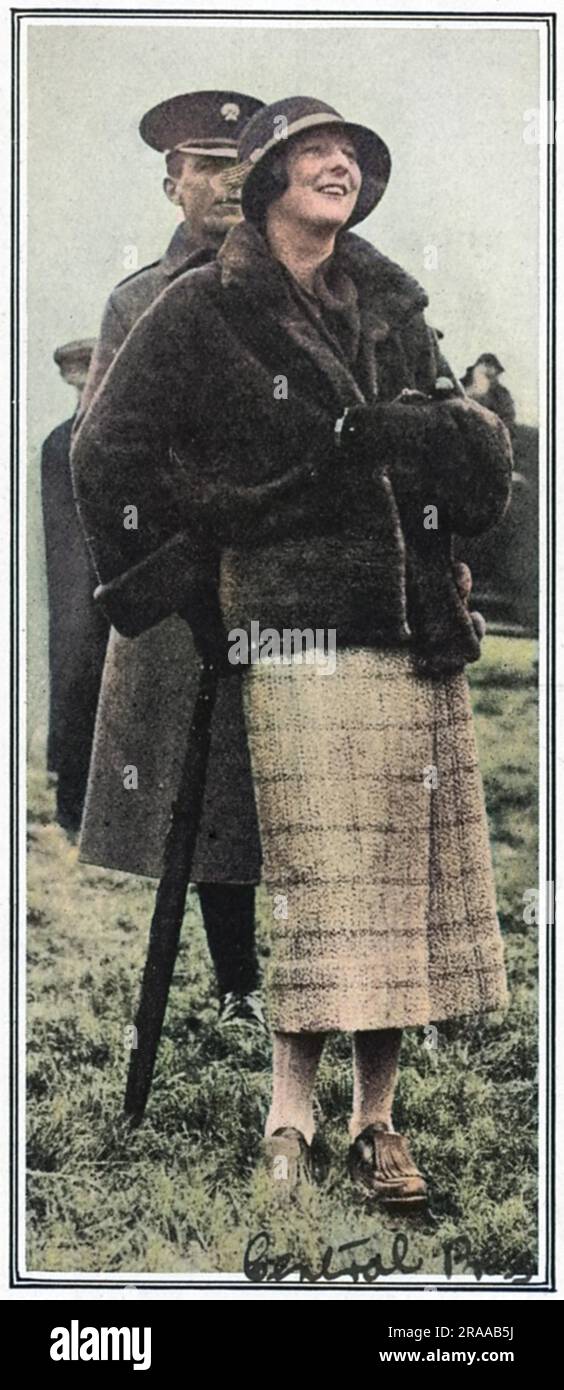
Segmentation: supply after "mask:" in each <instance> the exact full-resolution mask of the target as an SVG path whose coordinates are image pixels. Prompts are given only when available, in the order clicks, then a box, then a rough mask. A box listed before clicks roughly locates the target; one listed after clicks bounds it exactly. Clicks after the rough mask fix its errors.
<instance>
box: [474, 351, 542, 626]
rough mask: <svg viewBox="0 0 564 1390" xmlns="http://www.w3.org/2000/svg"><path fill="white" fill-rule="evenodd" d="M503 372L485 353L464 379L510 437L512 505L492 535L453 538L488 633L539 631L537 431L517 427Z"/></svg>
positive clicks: (511, 399) (490, 354)
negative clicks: (493, 630) (491, 630)
mask: <svg viewBox="0 0 564 1390" xmlns="http://www.w3.org/2000/svg"><path fill="white" fill-rule="evenodd" d="M503 370H504V368H503V367H502V365H501V362H500V361H499V358H498V357H496V356H495V354H494V353H492V352H483V353H482V354H481V356H480V357H478V358H477V360H476V362H475V363H474V364H473V366H471V367H468V368H467V370H466V372H465V374H464V376H463V377H462V385H463V386H464V388H465V390H466V392H467V395H469V396H471V397H472V399H473V400H476V401H478V402H479V404H480V405H484V406H486V407H487V409H488V410H492V411H493V412H494V414H496V415H498V416H499V417H500V419H501V420H503V423H504V425H506V426H507V428H508V430H509V431H510V434H511V441H512V444H513V455H514V471H513V480H512V492H511V505H510V507H509V508H508V510H507V512H506V515H505V517H504V518H503V520H502V521H501V523H500V525H499V526H498V527H496V529H495V531H493V532H488V533H486V535H484V536H474V537H466V538H465V539H464V540H462V539H460V538H457V540H456V543H455V549H456V554H457V556H458V557H459V558H460V559H461V560H465V561H466V562H467V563H468V564H469V565H470V568H471V570H472V576H473V580H474V598H475V601H476V603H477V604H478V606H479V607H480V608H481V609H482V610H483V612H484V615H485V617H486V618H487V621H488V625H489V626H490V628H491V627H492V625H494V626H495V625H497V626H498V628H500V629H501V630H507V631H513V630H519V629H520V630H523V631H526V632H530V633H537V632H538V528H539V511H538V430H537V429H535V428H533V427H531V426H530V425H523V424H518V423H517V420H516V410H515V405H514V401H513V397H512V396H511V393H510V392H509V391H508V390H507V388H506V387H505V386H502V385H501V384H500V381H499V377H500V374H501V373H502V372H503Z"/></svg>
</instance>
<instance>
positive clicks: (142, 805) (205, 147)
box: [78, 91, 263, 1026]
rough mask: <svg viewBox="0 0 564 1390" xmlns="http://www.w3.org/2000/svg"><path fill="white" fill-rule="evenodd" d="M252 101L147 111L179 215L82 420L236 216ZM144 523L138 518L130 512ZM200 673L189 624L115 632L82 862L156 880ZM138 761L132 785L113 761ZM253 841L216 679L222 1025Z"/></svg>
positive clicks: (115, 306)
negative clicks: (139, 330) (176, 286)
mask: <svg viewBox="0 0 564 1390" xmlns="http://www.w3.org/2000/svg"><path fill="white" fill-rule="evenodd" d="M261 106H262V102H260V101H257V100H256V98H255V97H250V96H245V95H244V94H242V93H241V92H232V91H229V92H226V91H211V92H208V91H204V92H188V93H184V94H182V95H180V96H176V97H172V98H170V100H167V101H163V102H160V104H159V105H158V106H156V107H153V108H152V109H151V110H150V111H148V112H147V113H146V115H145V116H144V117H143V119H142V121H141V124H140V128H139V129H140V134H141V136H142V139H143V140H144V141H145V143H146V144H148V145H150V146H151V148H152V149H156V150H159V151H161V152H162V153H163V154H165V156H166V177H165V179H164V184H163V187H164V191H165V194H166V196H167V198H168V199H169V200H170V202H171V203H173V204H174V206H175V207H178V208H180V209H181V211H182V214H183V220H182V222H181V223H180V224H179V226H178V227H177V228H176V231H175V233H174V236H173V238H172V241H171V242H170V244H169V246H168V248H167V250H166V252H165V254H164V256H163V257H162V258H161V260H159V261H156V262H155V263H154V264H153V265H149V266H144V267H143V269H142V270H139V271H137V272H136V273H135V274H134V275H130V276H129V277H128V278H127V279H126V280H124V281H123V282H122V283H121V284H119V285H117V286H116V288H115V289H114V290H113V292H112V294H111V295H110V298H109V300H108V303H107V305H106V308H105V311H104V316H103V319H102V326H101V330H100V336H99V338H98V342H97V344H96V350H95V352H94V355H93V358H92V363H91V367H90V372H89V375H88V381H87V384H86V390H85V393H84V398H83V402H82V409H81V412H80V417H79V421H78V425H80V420H81V419H82V416H83V415H84V414H85V411H86V409H87V407H88V405H89V403H90V401H91V400H92V397H93V396H94V395H95V393H96V391H97V389H98V387H99V385H100V383H101V382H102V381H103V379H104V376H105V374H106V372H107V371H108V369H109V367H110V366H111V364H112V362H113V359H114V357H115V355H116V353H117V352H118V350H119V348H120V347H121V345H122V343H123V342H124V341H125V338H126V337H127V335H128V333H129V332H130V330H131V329H132V328H133V326H134V324H135V323H136V322H137V320H138V319H139V318H140V316H141V315H142V314H143V313H144V311H145V310H146V309H147V308H148V307H149V305H150V304H152V302H153V301H154V300H155V299H157V298H158V296H159V295H160V294H161V291H163V290H164V289H166V288H167V286H169V285H170V284H171V283H172V282H173V281H174V280H175V279H177V278H178V277H179V276H180V275H182V274H183V273H184V272H186V271H189V270H195V269H197V268H198V267H201V266H204V265H206V263H207V262H210V261H213V260H215V257H216V254H217V252H218V250H219V248H220V246H221V243H222V241H223V239H224V237H225V235H226V233H227V232H228V231H229V230H230V228H231V227H233V226H234V225H235V224H236V223H237V222H239V221H240V220H241V200H240V191H239V190H237V191H230V190H229V188H228V187H227V186H226V185H225V184H224V182H223V176H224V174H225V172H226V170H228V169H230V168H232V166H233V164H234V163H235V159H236V153H237V140H238V139H239V136H240V134H241V131H242V130H243V128H244V126H245V124H246V122H247V121H248V120H249V117H250V116H252V115H253V113H254V112H255V111H257V110H258V109H259V108H260V107H261ZM139 526H140V531H142V528H143V517H140V519H139ZM199 676H200V658H199V656H198V653H197V651H196V647H195V645H194V640H193V637H192V634H191V631H190V629H189V627H188V624H187V623H185V622H184V621H183V619H181V618H179V617H172V618H169V619H168V620H167V621H166V622H163V623H160V624H159V626H158V627H155V628H153V629H152V630H151V631H150V632H146V633H144V634H143V635H142V636H141V637H138V638H136V639H135V640H130V639H128V638H125V637H121V636H119V634H118V633H117V632H116V631H115V630H113V629H112V632H111V636H110V642H109V647H108V654H107V659H106V665H105V670H104V676H103V681H102V690H101V695H100V705H99V712H98V720H97V724H96V735H95V740H94V750H93V757H92V766H91V772H90V780H89V786H88V795H87V801H86V808H85V815H84V825H83V830H82V836H81V845H80V858H81V859H83V860H86V861H87V862H88V863H94V864H100V865H102V866H104V867H105V868H111V869H120V870H124V871H126V872H129V873H136V874H147V875H149V876H151V877H155V878H158V877H160V874H161V871H162V855H163V848H164V842H165V836H166V832H167V829H168V824H169V818H170V810H171V805H172V801H173V798H174V796H175V793H176V788H177V786H178V781H179V777H180V770H181V767H182V762H183V759H184V754H185V749H186V741H187V737H188V730H189V727H190V720H191V716H192V710H193V706H194V701H195V698H196V693H197V689H198V682H199ZM126 767H130V768H131V767H134V768H135V770H136V779H137V780H136V785H135V789H133V788H132V787H131V786H128V785H126V784H124V778H123V770H124V768H126ZM260 862H261V859H260V839H259V833H258V824H257V818H256V810H255V802H254V794H253V786H252V780H251V771H250V763H249V754H248V750H247V739H246V733H245V725H244V719H243V710H242V705H241V693H240V687H239V682H237V681H233V680H230V679H229V678H227V679H223V680H221V681H220V688H219V691H218V696H217V703H216V709H215V715H214V720H213V724H212V741H211V753H210V759H209V767H208V776H207V782H206V794H205V799H204V805H203V811H202V819H201V825H200V832H199V835H198V842H197V846H196V853H195V857H194V864H193V879H194V882H195V883H196V884H197V888H198V894H199V898H200V905H201V909H202V916H203V920H204V926H205V930H206V936H207V941H208V946H209V950H210V955H211V958H212V961H213V964H214V967H215V972H216V977H217V983H218V991H219V995H220V1001H221V1020H222V1022H223V1023H234V1022H237V1021H240V1020H243V1021H245V1022H248V1023H251V1024H258V1025H259V1026H262V1024H263V1014H262V1005H261V1001H260V997H259V995H258V993H257V985H258V964H257V959H256V953H255V917H254V910H255V902H254V899H255V885H256V884H257V883H258V882H259V879H260Z"/></svg>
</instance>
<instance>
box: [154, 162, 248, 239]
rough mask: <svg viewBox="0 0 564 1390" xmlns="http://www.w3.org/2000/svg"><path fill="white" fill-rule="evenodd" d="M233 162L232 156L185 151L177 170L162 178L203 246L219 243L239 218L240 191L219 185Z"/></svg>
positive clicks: (173, 200)
mask: <svg viewBox="0 0 564 1390" xmlns="http://www.w3.org/2000/svg"><path fill="white" fill-rule="evenodd" d="M235 163H236V160H235V156H234V157H233V159H225V158H218V157H217V156H214V155H199V154H185V155H184V156H183V160H182V168H181V170H180V172H179V173H178V174H177V175H176V176H174V177H173V176H172V175H171V174H168V175H167V177H166V178H165V181H164V190H165V193H166V195H167V198H170V201H171V203H175V204H176V205H177V206H178V207H181V208H182V211H183V213H184V218H185V220H186V222H187V223H188V226H189V228H190V232H191V233H192V235H193V236H195V237H196V238H197V239H198V240H200V241H201V242H202V245H206V244H211V245H213V246H219V245H220V244H221V242H222V241H223V238H224V237H225V236H226V235H227V232H228V231H229V229H230V227H234V226H235V224H236V223H237V222H240V221H241V215H242V214H241V198H240V193H234V192H233V191H230V190H227V189H226V188H224V187H223V185H222V174H223V173H225V171H226V170H228V169H232V168H233V165H234V164H235Z"/></svg>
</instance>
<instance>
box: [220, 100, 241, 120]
mask: <svg viewBox="0 0 564 1390" xmlns="http://www.w3.org/2000/svg"><path fill="white" fill-rule="evenodd" d="M220 115H222V116H223V119H224V121H238V120H239V116H240V115H241V108H240V106H237V103H236V102H235V101H226V102H225V105H224V106H222V108H221V112H220Z"/></svg>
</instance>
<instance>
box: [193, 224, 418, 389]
mask: <svg viewBox="0 0 564 1390" xmlns="http://www.w3.org/2000/svg"><path fill="white" fill-rule="evenodd" d="M218 261H219V262H220V268H221V285H222V289H223V290H224V291H225V292H226V296H227V298H228V299H230V300H231V301H232V303H233V305H235V304H237V313H238V317H237V326H238V331H239V332H243V334H244V336H245V338H246V340H247V341H249V340H252V342H253V346H255V350H256V351H257V353H258V356H259V357H260V358H261V360H264V354H265V351H266V352H267V353H268V355H269V357H270V361H271V363H272V365H273V367H274V368H275V369H276V370H277V371H278V372H280V373H282V372H284V369H285V365H287V367H288V375H289V377H293V378H294V379H296V377H297V378H298V382H299V389H300V394H304V395H305V394H309V393H310V391H312V392H313V394H314V395H315V396H316V398H318V399H319V400H320V402H322V403H323V405H324V406H325V407H326V408H329V409H334V408H335V407H337V408H338V409H343V408H345V407H346V406H352V405H358V404H363V403H365V402H367V401H373V400H375V399H376V397H377V396H378V394H379V390H380V381H379V375H380V373H379V359H380V358H383V359H385V358H386V357H388V356H389V353H390V351H391V352H392V355H394V354H393V343H394V340H395V339H396V337H397V334H396V333H395V332H394V330H395V329H397V328H399V326H400V324H402V323H404V322H405V320H406V319H407V318H409V317H411V315H412V314H413V313H415V312H417V311H418V310H421V309H422V308H424V307H425V305H426V304H427V302H428V301H427V296H426V294H425V292H424V290H423V289H422V288H421V286H420V285H419V284H418V283H417V281H415V280H413V279H412V278H411V276H409V275H407V274H406V272H405V271H403V270H402V269H401V268H400V267H399V266H397V265H395V264H394V262H392V261H389V260H387V258H386V257H385V256H382V255H380V253H379V252H377V251H376V250H375V249H374V247H372V246H371V245H370V244H369V243H368V242H366V241H363V240H362V239H361V238H360V237H357V236H355V235H353V234H352V233H344V234H343V235H342V236H341V237H340V238H339V240H338V243H337V247H336V250H335V263H336V264H337V265H338V267H339V268H340V269H342V270H343V271H344V272H345V274H347V275H349V276H350V278H351V280H352V281H353V283H354V285H355V286H356V288H357V290H358V298H359V306H360V317H361V336H360V346H359V352H358V359H357V363H356V364H355V372H354V374H353V371H352V370H351V369H350V368H349V366H348V364H347V363H346V362H345V360H344V358H343V357H342V356H341V355H340V354H338V353H337V352H336V351H333V349H332V347H331V344H330V342H329V341H328V339H326V338H325V336H324V334H323V332H322V331H318V330H317V328H316V325H315V323H314V322H313V320H310V319H309V317H308V315H307V313H305V312H304V313H301V312H300V308H299V304H298V301H297V300H294V299H293V296H292V295H291V293H290V292H289V290H288V286H287V281H286V276H285V273H284V271H283V269H282V267H280V266H278V265H277V263H276V261H275V260H274V259H273V257H272V256H271V254H270V252H269V249H268V246H267V245H266V242H265V241H264V238H263V237H262V236H261V235H260V233H259V232H258V231H257V230H256V228H255V227H253V226H252V225H251V224H250V223H248V222H243V223H241V224H240V225H239V226H238V227H235V228H234V229H233V230H232V231H231V232H230V233H229V235H228V236H227V238H226V240H225V242H224V244H223V246H222V248H221V251H220V252H219V256H218ZM245 307H246V313H245V312H244V310H245ZM249 311H250V312H249ZM242 318H244V319H245V323H243V322H242V321H241V320H242ZM300 362H301V366H300ZM312 369H313V370H312ZM399 375H400V376H401V375H402V373H401V372H400V373H399ZM405 384H406V382H405V381H404V380H403V379H402V380H401V382H400V384H399V385H398V390H399V389H400V388H401V385H405Z"/></svg>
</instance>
